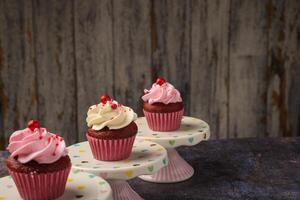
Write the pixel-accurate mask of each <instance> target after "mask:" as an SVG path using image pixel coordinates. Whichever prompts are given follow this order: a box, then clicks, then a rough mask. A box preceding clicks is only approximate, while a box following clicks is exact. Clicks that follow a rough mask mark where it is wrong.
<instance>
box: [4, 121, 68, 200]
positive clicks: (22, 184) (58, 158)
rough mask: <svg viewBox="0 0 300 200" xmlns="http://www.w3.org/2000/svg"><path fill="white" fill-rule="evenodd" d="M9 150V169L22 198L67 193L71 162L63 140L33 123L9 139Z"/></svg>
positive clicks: (34, 199) (38, 198) (39, 198)
mask: <svg viewBox="0 0 300 200" xmlns="http://www.w3.org/2000/svg"><path fill="white" fill-rule="evenodd" d="M7 150H8V151H9V152H10V153H11V155H10V156H9V157H8V159H7V160H6V166H7V169H8V172H9V174H10V175H11V177H12V179H13V180H14V182H15V184H16V187H17V189H18V191H19V193H20V196H21V197H22V198H23V199H25V200H49V199H56V198H58V197H60V196H61V195H62V194H63V193H64V191H65V186H66V182H67V178H68V175H69V172H70V170H71V161H70V158H69V156H68V155H67V154H68V152H67V149H66V144H65V142H64V139H63V138H62V137H60V136H58V135H56V134H52V133H50V132H48V130H47V129H46V128H41V127H40V125H39V122H38V121H36V120H31V121H29V122H28V127H27V128H25V129H23V130H18V131H16V132H14V133H13V134H12V135H11V136H10V138H9V145H8V147H7Z"/></svg>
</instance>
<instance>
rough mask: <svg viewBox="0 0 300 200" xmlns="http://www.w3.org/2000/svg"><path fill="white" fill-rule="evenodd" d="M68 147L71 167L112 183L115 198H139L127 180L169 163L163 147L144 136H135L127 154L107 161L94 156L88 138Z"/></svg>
mask: <svg viewBox="0 0 300 200" xmlns="http://www.w3.org/2000/svg"><path fill="white" fill-rule="evenodd" d="M68 149H69V155H70V158H71V160H72V164H73V166H72V167H73V169H74V170H76V171H78V172H80V171H84V172H88V173H91V174H93V175H97V176H100V177H102V178H104V179H106V180H107V181H108V182H109V183H110V186H111V187H112V191H113V198H114V199H115V200H118V199H122V200H123V199H130V200H138V199H142V198H141V197H140V196H139V195H138V194H137V193H136V192H135V191H134V190H133V189H132V188H131V187H130V185H129V184H128V183H127V181H126V180H129V179H132V178H134V177H137V176H140V175H145V174H153V173H155V172H157V171H158V170H160V169H161V168H163V167H165V166H166V165H167V164H168V163H167V162H168V160H167V151H166V149H165V148H163V147H162V146H161V145H159V144H156V143H153V142H149V141H145V140H143V139H136V140H135V142H134V145H133V149H132V153H131V155H130V157H129V158H128V159H126V160H121V161H110V162H108V161H99V160H96V159H94V157H93V155H92V152H91V150H90V146H89V144H88V142H82V143H78V144H74V145H72V146H70V147H68Z"/></svg>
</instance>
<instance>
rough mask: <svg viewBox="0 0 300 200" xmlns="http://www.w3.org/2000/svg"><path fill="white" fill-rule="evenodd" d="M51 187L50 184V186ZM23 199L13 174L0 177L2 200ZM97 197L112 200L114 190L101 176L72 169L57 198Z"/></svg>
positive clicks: (64, 199) (67, 199)
mask: <svg viewBox="0 0 300 200" xmlns="http://www.w3.org/2000/svg"><path fill="white" fill-rule="evenodd" d="M49 187H50V186H49ZM12 199H13V200H21V199H22V198H21V197H20V195H19V192H18V190H17V187H16V185H15V183H14V181H13V179H12V178H11V176H5V177H3V178H0V200H12ZM75 199H95V200H112V199H113V198H112V190H111V188H110V186H109V184H108V183H107V182H106V181H105V180H103V179H102V178H101V177H97V176H95V175H92V174H88V173H77V172H76V171H71V172H70V174H69V177H68V180H67V184H66V189H65V192H64V194H63V195H62V196H61V197H60V198H58V199H57V200H75Z"/></svg>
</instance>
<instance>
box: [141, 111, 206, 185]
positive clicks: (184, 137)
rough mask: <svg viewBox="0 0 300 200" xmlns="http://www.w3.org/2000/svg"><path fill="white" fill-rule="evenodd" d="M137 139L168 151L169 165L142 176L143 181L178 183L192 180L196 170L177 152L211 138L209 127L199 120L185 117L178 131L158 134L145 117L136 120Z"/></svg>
mask: <svg viewBox="0 0 300 200" xmlns="http://www.w3.org/2000/svg"><path fill="white" fill-rule="evenodd" d="M136 123H137V125H138V130H139V131H138V134H137V137H138V138H140V139H144V140H148V141H152V142H155V143H157V144H160V145H161V146H163V147H165V148H166V149H167V151H168V159H169V164H168V166H167V167H165V168H163V169H161V170H160V171H158V172H157V173H155V174H152V175H142V176H140V178H141V179H143V180H145V181H149V182H155V183H176V182H181V181H184V180H187V179H189V178H191V177H192V176H193V174H194V169H193V168H192V166H190V165H189V164H188V163H187V162H186V161H185V160H184V159H183V158H182V157H181V156H180V155H179V154H178V152H177V151H176V149H175V148H176V147H179V146H193V145H196V144H198V143H200V142H201V141H203V140H208V139H209V137H210V130H209V125H208V124H207V123H206V122H204V121H202V120H200V119H197V118H193V117H187V116H184V117H183V119H182V122H181V126H180V128H179V129H178V130H176V131H171V132H157V131H152V130H151V129H149V127H148V125H147V121H146V118H145V117H140V118H138V119H137V120H136Z"/></svg>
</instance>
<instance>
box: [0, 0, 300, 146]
mask: <svg viewBox="0 0 300 200" xmlns="http://www.w3.org/2000/svg"><path fill="white" fill-rule="evenodd" d="M157 76H164V77H166V78H167V79H168V80H169V81H170V82H171V83H173V84H174V85H175V86H176V87H177V88H178V89H179V90H180V91H181V92H182V96H183V98H184V104H185V114H186V115H191V116H195V117H200V118H202V119H204V120H206V121H207V122H209V124H210V126H211V129H212V137H213V138H214V139H219V138H235V137H265V136H271V137H277V136H299V135H300V78H299V77H300V1H298V0H288V1H284V0H264V1H261V0H253V1H248V0H209V1H207V0H186V1H181V0H143V1H140V0H112V1H110V0H100V1H98V0H63V1H62V0H51V1H41V0H29V1H25V0H21V1H20V0H1V1H0V148H4V146H5V144H6V143H7V137H8V136H9V135H10V134H11V133H12V131H13V130H16V129H20V128H23V127H24V126H25V124H26V122H27V120H28V119H30V118H38V119H40V120H41V121H42V124H43V125H46V126H47V127H49V129H50V130H51V131H53V132H55V133H60V134H62V135H64V136H65V137H66V140H67V142H68V144H71V143H74V142H76V141H82V140H84V139H85V134H84V132H85V129H86V124H85V117H86V110H87V108H88V106H89V105H92V104H94V103H96V102H97V101H98V96H99V95H100V94H102V93H108V94H111V95H112V96H114V97H115V98H116V99H117V100H119V101H120V102H122V103H124V104H127V105H130V106H131V107H133V108H134V109H135V110H137V112H138V114H141V113H142V112H141V106H140V101H139V98H140V96H141V94H142V91H143V89H144V88H145V87H150V85H151V83H152V80H154V79H155V78H156V77H157Z"/></svg>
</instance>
